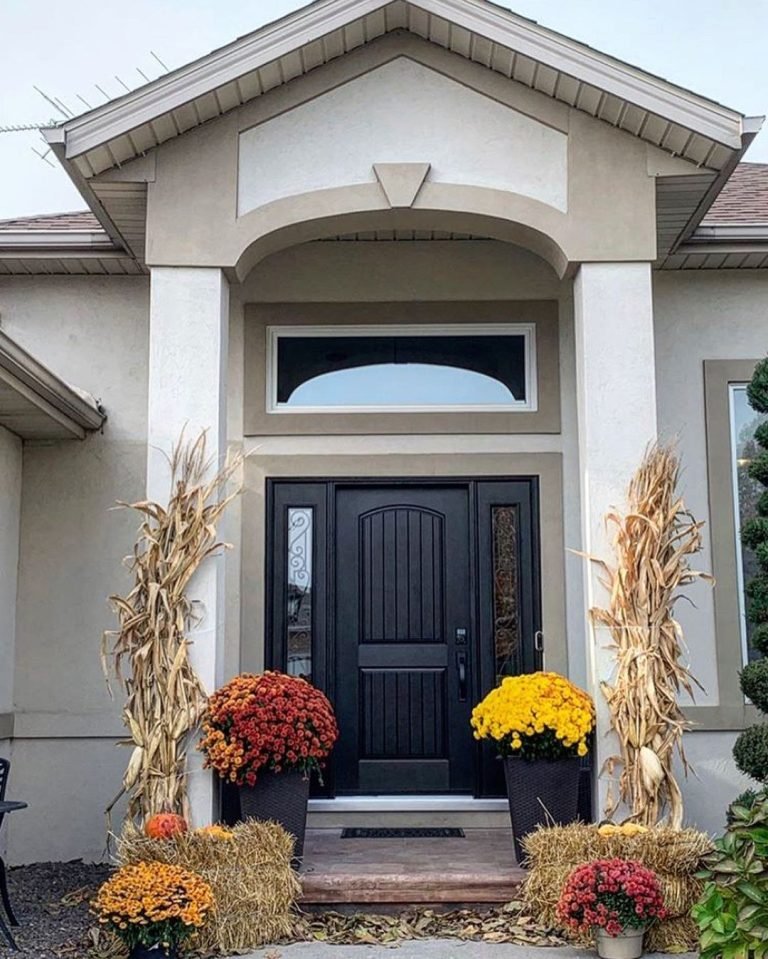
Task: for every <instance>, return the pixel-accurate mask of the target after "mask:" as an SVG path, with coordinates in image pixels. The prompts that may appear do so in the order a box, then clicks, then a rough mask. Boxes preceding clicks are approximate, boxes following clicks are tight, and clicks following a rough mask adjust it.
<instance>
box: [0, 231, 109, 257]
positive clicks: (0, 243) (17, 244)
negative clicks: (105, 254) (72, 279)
mask: <svg viewBox="0 0 768 959" xmlns="http://www.w3.org/2000/svg"><path fill="white" fill-rule="evenodd" d="M51 249H56V250H66V251H69V252H71V251H72V250H107V251H109V250H114V249H115V244H114V243H113V242H112V240H111V238H110V237H109V236H107V234H106V233H104V232H103V231H102V230H98V231H95V230H66V231H64V230H0V251H4V250H51Z"/></svg>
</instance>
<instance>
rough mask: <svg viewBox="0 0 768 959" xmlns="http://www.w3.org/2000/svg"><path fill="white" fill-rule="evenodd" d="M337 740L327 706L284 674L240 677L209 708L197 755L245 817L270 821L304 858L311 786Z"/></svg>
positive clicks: (306, 685)
mask: <svg viewBox="0 0 768 959" xmlns="http://www.w3.org/2000/svg"><path fill="white" fill-rule="evenodd" d="M338 735H339V730H338V726H337V725H336V718H335V716H334V714H333V708H332V707H331V704H330V703H329V702H328V700H327V698H326V697H325V696H324V695H323V693H321V692H320V690H319V689H316V688H315V687H314V686H312V684H311V683H308V682H307V681H306V680H305V679H299V678H298V677H296V676H288V675H286V674H285V673H279V672H265V673H262V674H261V675H259V676H256V675H253V674H251V673H243V674H242V675H240V676H236V677H235V678H234V679H232V680H230V681H229V682H228V683H227V684H226V685H224V686H222V687H221V689H218V690H217V691H216V692H215V693H214V694H213V695H212V696H211V697H210V699H209V701H208V709H207V712H206V714H205V716H204V718H203V738H202V740H201V742H200V747H199V748H200V749H201V750H202V751H203V753H205V757H206V758H205V764H206V766H209V767H211V768H213V769H215V770H216V771H217V772H218V774H219V776H221V777H222V778H223V779H227V780H229V782H231V783H235V784H236V785H237V786H239V787H240V808H241V812H242V814H243V815H244V816H246V817H249V816H250V817H253V818H256V819H272V820H274V821H275V822H278V823H280V825H281V826H283V828H284V829H285V830H286V832H288V833H290V834H291V835H292V836H293V837H294V839H295V846H294V855H295V856H296V857H299V856H301V855H302V853H303V851H304V832H305V829H306V821H307V801H308V799H309V778H310V774H311V773H312V771H313V770H318V771H319V770H320V769H321V768H322V766H323V765H324V762H325V759H326V758H327V756H328V754H329V753H330V751H331V749H332V748H333V745H334V743H335V742H336V740H337V738H338Z"/></svg>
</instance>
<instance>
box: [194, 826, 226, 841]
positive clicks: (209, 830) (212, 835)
mask: <svg viewBox="0 0 768 959" xmlns="http://www.w3.org/2000/svg"><path fill="white" fill-rule="evenodd" d="M195 834H196V835H198V836H205V837H207V838H208V839H234V838H235V834H234V833H233V832H232V830H231V829H227V827H226V826H222V825H220V824H219V823H214V824H213V825H212V826H201V827H200V829H196V830H195Z"/></svg>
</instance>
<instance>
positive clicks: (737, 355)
mask: <svg viewBox="0 0 768 959" xmlns="http://www.w3.org/2000/svg"><path fill="white" fill-rule="evenodd" d="M654 311H655V331H656V378H657V392H658V416H659V429H660V433H661V435H662V437H664V438H670V439H671V438H675V437H676V438H677V440H678V443H679V448H680V452H681V456H682V463H683V474H682V491H683V494H684V496H685V501H686V504H687V505H688V506H689V508H690V509H691V510H692V512H693V513H694V515H695V516H696V517H697V518H698V519H702V520H705V521H706V522H707V526H706V527H705V529H704V550H703V552H702V554H701V555H700V556H699V557H698V558H697V560H698V563H699V566H700V568H702V569H705V570H708V571H711V569H712V546H711V540H710V529H711V519H712V517H711V516H710V508H709V493H710V491H709V487H708V479H707V430H706V421H705V407H704V361H705V360H711V359H756V358H759V357H761V356H763V355H765V352H766V349H768V273H766V272H764V271H757V270H754V271H746V270H745V271H738V272H737V271H711V272H709V271H700V272H695V273H694V272H692V271H691V272H676V273H664V272H662V273H656V274H655V276H654ZM734 549H735V543H734ZM717 588H718V587H717V586H716V587H715V589H717ZM720 588H725V586H724V585H722V586H721V587H720ZM690 595H691V597H692V598H693V599H694V601H695V606H692V605H691V604H689V603H680V604H679V606H678V615H679V618H680V622H681V623H682V625H683V628H684V630H685V634H686V637H687V640H688V645H689V647H690V659H691V665H692V669H693V672H694V673H695V675H696V676H698V677H699V679H700V681H701V682H702V684H703V685H704V686H705V688H706V692H705V693H703V694H698V695H697V697H696V702H697V704H699V705H701V706H705V707H706V706H709V707H717V706H719V705H720V704H721V697H720V691H719V688H718V677H717V658H716V640H718V639H719V642H720V643H728V644H730V643H733V652H734V655H732V656H731V657H730V659H729V662H730V667H729V668H730V669H732V670H733V671H734V672H735V671H737V670H738V669H739V668H740V665H741V664H740V649H739V640H738V631H739V625H738V623H736V622H734V623H733V624H732V634H731V633H729V634H728V635H725V636H721V637H719V638H718V637H716V635H715V593H714V592H713V590H712V589H711V588H709V587H708V586H706V585H704V584H698V585H696V586H694V587H692V588H691V590H690ZM691 716H692V717H693V718H694V720H695V721H696V720H698V721H702V722H709V721H716V720H717V712H716V711H712V712H710V711H707V713H704V712H702V713H701V714H697V712H696V710H695V709H693V710H691ZM734 738H735V733H734V732H732V731H729V732H726V731H723V732H721V733H715V732H704V731H700V732H693V733H691V734H690V735H689V737H688V739H689V741H690V748H689V752H690V755H691V758H692V759H693V760H694V765H695V766H696V768H697V771H698V773H699V775H700V776H701V781H697V780H696V779H692V780H691V781H689V783H688V784H687V786H686V789H685V794H686V800H687V802H688V813H689V816H691V818H693V819H695V820H696V821H698V822H700V824H701V825H703V826H705V827H706V828H710V829H717V828H719V827H720V825H721V824H722V818H723V809H724V808H725V805H726V804H727V803H728V802H730V801H731V800H732V799H733V798H734V797H735V796H736V795H737V794H738V792H739V791H740V789H741V788H743V787H744V786H745V785H747V782H746V780H744V778H743V777H741V776H740V775H739V774H738V772H737V771H736V769H735V767H734V765H733V761H732V758H731V747H732V745H733V740H734Z"/></svg>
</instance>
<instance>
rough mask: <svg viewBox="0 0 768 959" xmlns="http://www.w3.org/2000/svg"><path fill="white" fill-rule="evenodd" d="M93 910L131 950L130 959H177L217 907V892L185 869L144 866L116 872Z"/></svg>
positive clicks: (94, 903)
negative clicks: (214, 902) (180, 950)
mask: <svg viewBox="0 0 768 959" xmlns="http://www.w3.org/2000/svg"><path fill="white" fill-rule="evenodd" d="M92 906H93V909H94V911H95V912H96V914H97V915H98V917H99V922H101V923H104V924H105V925H108V926H110V927H111V928H112V930H113V931H114V932H115V934H116V935H117V936H118V938H119V939H121V940H122V941H123V942H124V943H125V945H126V946H127V947H128V949H129V950H130V959H176V957H177V956H178V955H179V947H180V946H181V944H182V943H183V942H184V940H185V939H187V938H188V937H189V936H190V935H192V934H193V933H194V932H195V930H196V929H198V928H200V926H202V925H203V923H204V922H205V919H206V916H207V915H208V913H209V912H210V910H211V909H212V908H213V892H212V891H211V887H210V886H209V885H208V883H207V882H205V880H204V879H201V878H200V876H198V875H196V874H195V873H193V872H190V871H189V870H187V869H182V868H181V866H172V865H169V864H167V863H163V862H140V863H136V864H135V865H132V866H123V867H122V868H121V869H118V870H117V872H116V873H115V874H114V875H113V876H112V877H111V878H110V879H108V880H107V881H106V882H105V883H104V885H103V886H102V887H101V888H100V889H99V892H98V894H97V896H96V899H95V900H94V901H93V903H92Z"/></svg>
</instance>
